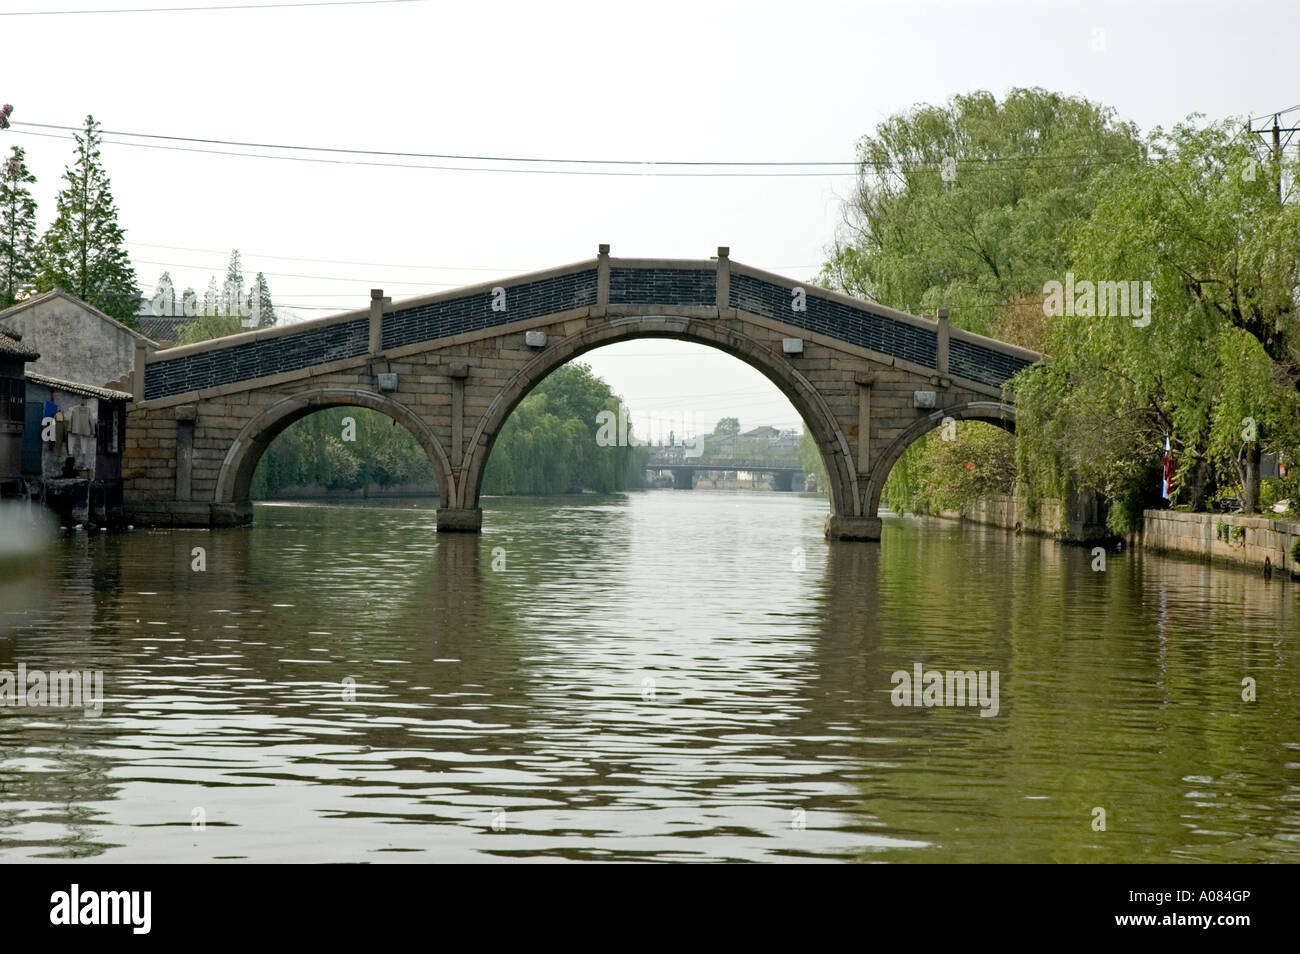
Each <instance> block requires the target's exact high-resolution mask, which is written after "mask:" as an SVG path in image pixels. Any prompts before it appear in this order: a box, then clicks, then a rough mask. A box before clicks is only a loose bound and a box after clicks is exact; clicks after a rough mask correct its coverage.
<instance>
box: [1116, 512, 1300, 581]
mask: <svg viewBox="0 0 1300 954" xmlns="http://www.w3.org/2000/svg"><path fill="white" fill-rule="evenodd" d="M1297 539H1300V522H1296V521H1294V520H1271V519H1269V518H1268V517H1259V516H1245V515H1244V514H1226V513H1182V512H1180V511H1177V510H1145V511H1143V513H1142V529H1141V531H1140V532H1138V533H1133V534H1129V536H1128V542H1129V545H1130V546H1134V547H1139V546H1140V547H1143V548H1144V549H1147V550H1153V551H1155V552H1157V553H1181V554H1185V555H1187V556H1192V557H1197V558H1199V559H1202V560H1209V561H1211V562H1217V563H1231V564H1235V565H1237V566H1241V567H1251V568H1256V569H1262V570H1264V571H1266V572H1267V571H1271V570H1282V571H1284V572H1287V573H1290V574H1291V575H1293V576H1297V575H1300V567H1297V566H1296V562H1295V561H1294V560H1293V559H1291V545H1292V543H1293V542H1294V541H1295V540H1297Z"/></svg>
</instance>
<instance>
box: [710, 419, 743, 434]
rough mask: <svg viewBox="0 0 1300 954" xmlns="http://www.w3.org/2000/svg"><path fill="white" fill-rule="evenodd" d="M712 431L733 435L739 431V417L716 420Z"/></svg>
mask: <svg viewBox="0 0 1300 954" xmlns="http://www.w3.org/2000/svg"><path fill="white" fill-rule="evenodd" d="M713 433H714V434H718V435H724V436H725V435H730V436H732V437H735V436H736V435H737V434H739V433H740V419H739V418H736V417H724V418H723V419H722V420H720V421H718V426H717V427H715V428H714V429H713Z"/></svg>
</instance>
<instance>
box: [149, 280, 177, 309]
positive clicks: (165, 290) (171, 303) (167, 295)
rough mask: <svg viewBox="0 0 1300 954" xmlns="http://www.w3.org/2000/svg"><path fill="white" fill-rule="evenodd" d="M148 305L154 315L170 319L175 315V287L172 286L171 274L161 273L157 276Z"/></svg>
mask: <svg viewBox="0 0 1300 954" xmlns="http://www.w3.org/2000/svg"><path fill="white" fill-rule="evenodd" d="M150 304H151V305H152V306H153V313H154V314H155V315H158V316H167V317H169V318H170V317H172V316H173V315H175V314H176V286H175V285H173V284H172V273H171V272H163V273H162V274H161V275H159V276H158V284H157V286H156V287H155V288H154V293H153V298H151V299H150Z"/></svg>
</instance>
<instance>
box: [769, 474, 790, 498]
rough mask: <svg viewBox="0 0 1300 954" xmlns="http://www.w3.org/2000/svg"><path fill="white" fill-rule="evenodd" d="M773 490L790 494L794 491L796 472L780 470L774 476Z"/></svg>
mask: <svg viewBox="0 0 1300 954" xmlns="http://www.w3.org/2000/svg"><path fill="white" fill-rule="evenodd" d="M772 489H773V490H779V491H785V492H787V493H788V492H789V491H791V490H793V489H794V472H793V471H789V470H778V471H777V472H776V473H774V474H773V475H772Z"/></svg>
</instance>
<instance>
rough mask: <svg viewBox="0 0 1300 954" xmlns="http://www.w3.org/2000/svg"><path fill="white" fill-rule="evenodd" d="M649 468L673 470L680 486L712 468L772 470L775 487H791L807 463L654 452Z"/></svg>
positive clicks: (689, 486) (690, 483) (686, 486)
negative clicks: (687, 455) (686, 455)
mask: <svg viewBox="0 0 1300 954" xmlns="http://www.w3.org/2000/svg"><path fill="white" fill-rule="evenodd" d="M645 466H646V470H658V471H664V470H670V471H672V474H673V481H674V483H675V485H676V487H677V488H678V489H679V490H690V489H692V487H694V475H695V474H699V473H708V472H709V471H730V470H735V471H748V472H749V473H753V474H771V475H772V478H773V479H772V489H773V490H791V489H793V487H794V477H795V475H796V474H802V473H803V472H804V466H803V464H801V463H800V462H799V461H798V460H795V459H792V458H787V459H782V460H759V459H757V458H743V457H741V458H735V457H685V456H683V455H681V454H664V453H662V452H661V453H659V454H651V455H650V458H649V460H647V461H646V465H645Z"/></svg>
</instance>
